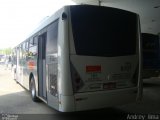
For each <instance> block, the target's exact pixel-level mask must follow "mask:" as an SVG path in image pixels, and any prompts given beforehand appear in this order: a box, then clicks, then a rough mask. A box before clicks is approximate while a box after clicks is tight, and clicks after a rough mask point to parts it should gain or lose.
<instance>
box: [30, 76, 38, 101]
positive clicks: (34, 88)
mask: <svg viewBox="0 0 160 120" xmlns="http://www.w3.org/2000/svg"><path fill="white" fill-rule="evenodd" d="M29 85H30V92H31V98H32V100H33V101H34V102H38V101H39V99H38V97H37V95H36V87H35V81H34V78H33V77H32V78H31V81H30V84H29Z"/></svg>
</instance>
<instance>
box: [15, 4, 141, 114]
mask: <svg viewBox="0 0 160 120" xmlns="http://www.w3.org/2000/svg"><path fill="white" fill-rule="evenodd" d="M140 35H141V34H140V22H139V16H138V15H137V14H135V13H132V12H129V11H125V10H121V9H116V8H111V7H102V6H91V5H74V6H64V7H63V8H61V9H60V10H58V11H57V12H56V13H55V14H54V15H53V16H51V17H50V18H48V19H47V20H46V21H45V22H44V23H42V25H40V26H39V27H38V28H37V29H36V30H35V31H34V32H33V33H32V34H31V35H30V36H29V37H28V38H27V39H26V40H25V41H24V42H22V43H21V44H19V45H18V46H17V47H15V49H16V50H15V51H16V53H15V56H16V57H17V59H15V60H16V62H15V63H16V65H15V66H16V67H15V70H14V71H15V75H14V76H16V81H17V82H18V83H20V84H21V85H22V86H24V87H25V88H26V89H28V90H30V91H31V97H32V99H33V101H37V100H38V99H41V100H42V101H44V102H45V103H46V104H48V105H49V106H51V107H52V108H54V109H56V110H58V111H62V112H71V111H82V110H91V109H99V108H104V107H111V106H116V105H121V104H126V103H129V102H133V101H136V99H139V98H141V97H142V80H141V40H140Z"/></svg>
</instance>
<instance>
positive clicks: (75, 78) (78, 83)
mask: <svg viewBox="0 0 160 120" xmlns="http://www.w3.org/2000/svg"><path fill="white" fill-rule="evenodd" d="M71 78H72V83H73V84H72V85H73V90H74V92H78V90H79V89H80V88H82V86H83V85H84V82H83V80H82V79H81V77H80V75H79V74H78V72H77V70H76V69H75V67H74V66H73V65H72V64H71Z"/></svg>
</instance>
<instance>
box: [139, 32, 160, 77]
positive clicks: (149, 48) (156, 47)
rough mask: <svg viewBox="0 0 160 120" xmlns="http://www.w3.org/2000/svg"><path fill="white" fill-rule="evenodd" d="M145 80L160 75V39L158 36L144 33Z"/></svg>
mask: <svg viewBox="0 0 160 120" xmlns="http://www.w3.org/2000/svg"><path fill="white" fill-rule="evenodd" d="M142 51H143V72H142V73H143V74H142V76H143V78H151V77H159V75H160V39H159V36H158V35H156V34H151V33H142Z"/></svg>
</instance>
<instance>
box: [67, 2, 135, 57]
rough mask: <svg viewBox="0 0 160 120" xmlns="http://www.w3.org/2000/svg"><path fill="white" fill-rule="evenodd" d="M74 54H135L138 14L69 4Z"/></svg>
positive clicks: (110, 55)
mask: <svg viewBox="0 0 160 120" xmlns="http://www.w3.org/2000/svg"><path fill="white" fill-rule="evenodd" d="M70 11H71V24H72V32H73V39H74V44H75V49H76V54H78V55H87V56H106V57H113V56H125V55H133V54H135V53H136V41H137V15H136V14H134V13H131V12H128V11H124V10H119V9H118V10H117V9H115V8H109V7H98V6H95V7H93V6H92V7H91V6H87V5H86V6H76V7H75V6H72V7H71V8H70Z"/></svg>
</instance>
